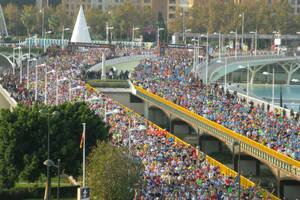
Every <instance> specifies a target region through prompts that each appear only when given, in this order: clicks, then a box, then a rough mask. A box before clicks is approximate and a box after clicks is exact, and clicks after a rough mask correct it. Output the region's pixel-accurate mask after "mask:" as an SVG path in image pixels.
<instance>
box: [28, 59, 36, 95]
mask: <svg viewBox="0 0 300 200" xmlns="http://www.w3.org/2000/svg"><path fill="white" fill-rule="evenodd" d="M29 58H30V57H29ZM29 58H28V59H27V69H26V70H27V75H26V80H27V81H26V88H27V90H28V89H29V63H30V62H32V63H33V62H35V67H36V66H37V59H36V58H32V59H29Z"/></svg>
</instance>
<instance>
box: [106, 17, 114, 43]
mask: <svg viewBox="0 0 300 200" xmlns="http://www.w3.org/2000/svg"><path fill="white" fill-rule="evenodd" d="M105 29H106V43H107V44H108V36H109V30H112V29H114V27H112V26H109V25H108V22H106V26H105Z"/></svg>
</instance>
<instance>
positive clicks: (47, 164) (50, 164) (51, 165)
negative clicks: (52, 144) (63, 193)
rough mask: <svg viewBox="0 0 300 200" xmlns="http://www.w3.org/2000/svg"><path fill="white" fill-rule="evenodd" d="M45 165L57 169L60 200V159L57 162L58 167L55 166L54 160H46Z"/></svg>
mask: <svg viewBox="0 0 300 200" xmlns="http://www.w3.org/2000/svg"><path fill="white" fill-rule="evenodd" d="M43 164H44V165H46V166H47V167H48V166H49V167H55V168H57V176H58V182H57V193H56V195H57V200H59V192H60V159H58V160H57V165H55V164H54V162H53V161H52V160H45V161H44V162H43Z"/></svg>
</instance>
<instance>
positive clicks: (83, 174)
mask: <svg viewBox="0 0 300 200" xmlns="http://www.w3.org/2000/svg"><path fill="white" fill-rule="evenodd" d="M85 125H86V123H82V126H83V132H82V134H83V152H82V154H83V155H82V156H83V159H82V187H85V139H86V138H85Z"/></svg>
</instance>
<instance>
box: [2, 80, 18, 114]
mask: <svg viewBox="0 0 300 200" xmlns="http://www.w3.org/2000/svg"><path fill="white" fill-rule="evenodd" d="M16 106H17V102H16V101H15V100H14V99H13V98H11V97H10V94H9V93H8V92H7V91H6V90H5V89H4V88H3V87H2V85H0V109H10V110H12V109H13V108H14V107H16Z"/></svg>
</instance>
